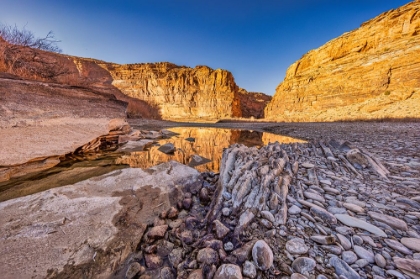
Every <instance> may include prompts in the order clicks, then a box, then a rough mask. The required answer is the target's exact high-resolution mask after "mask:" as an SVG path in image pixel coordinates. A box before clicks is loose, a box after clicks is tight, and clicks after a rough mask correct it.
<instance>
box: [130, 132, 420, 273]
mask: <svg viewBox="0 0 420 279" xmlns="http://www.w3.org/2000/svg"><path fill="white" fill-rule="evenodd" d="M415 171H416V170H414V171H413V173H415ZM203 177H204V183H203V185H201V186H199V187H196V188H195V189H189V190H187V191H186V192H185V194H184V198H183V200H181V201H179V202H178V206H177V208H175V207H173V208H171V209H169V210H168V211H165V212H162V214H161V215H160V218H159V219H157V220H155V222H154V223H153V224H150V228H149V230H148V231H147V233H146V234H145V235H144V237H143V240H142V242H141V243H140V244H139V251H138V253H137V254H135V255H133V256H132V257H131V258H130V259H129V261H128V264H127V266H126V269H125V272H126V273H125V274H126V278H159V277H160V278H219V279H220V278H282V277H284V278H320V279H322V278H348V279H353V278H377V279H379V278H420V275H419V274H420V235H419V233H420V224H419V218H420V213H419V212H418V211H419V209H420V190H417V188H418V185H419V182H420V180H419V179H418V178H415V177H410V179H407V180H404V179H403V178H402V177H399V176H395V175H390V173H389V171H388V170H387V168H386V167H385V166H384V165H383V164H382V162H381V160H379V159H378V158H376V157H375V156H373V155H372V154H371V153H369V152H367V151H366V150H363V149H358V148H355V147H354V146H352V144H350V143H348V142H338V141H335V140H331V141H325V142H316V143H308V144H293V145H281V144H278V143H275V144H269V145H267V146H265V147H262V148H260V149H258V148H255V147H252V148H248V147H245V146H242V145H233V146H231V147H230V148H228V149H226V150H225V152H224V154H223V158H222V164H221V169H220V174H219V175H218V174H213V173H205V174H203ZM396 177H397V178H398V179H396ZM413 182H415V183H413Z"/></svg>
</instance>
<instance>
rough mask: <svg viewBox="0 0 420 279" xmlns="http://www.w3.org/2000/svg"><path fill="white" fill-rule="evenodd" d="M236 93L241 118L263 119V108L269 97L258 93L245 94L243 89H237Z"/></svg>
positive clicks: (269, 99)
mask: <svg viewBox="0 0 420 279" xmlns="http://www.w3.org/2000/svg"><path fill="white" fill-rule="evenodd" d="M238 93H239V100H240V104H241V111H242V117H246V118H249V117H254V118H264V108H265V107H266V106H267V104H268V103H269V102H270V101H271V99H272V97H271V96H268V95H265V94H264V93H260V92H247V91H246V90H245V89H243V88H239V91H238Z"/></svg>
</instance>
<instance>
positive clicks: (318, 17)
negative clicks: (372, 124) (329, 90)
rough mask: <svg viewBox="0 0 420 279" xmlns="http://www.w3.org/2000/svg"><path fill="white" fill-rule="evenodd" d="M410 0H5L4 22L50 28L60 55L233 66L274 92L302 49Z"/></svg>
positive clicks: (238, 74)
mask: <svg viewBox="0 0 420 279" xmlns="http://www.w3.org/2000/svg"><path fill="white" fill-rule="evenodd" d="M409 2H410V1H409V0H262V1H257V0H253V1H251V0H210V1H206V0H118V1H117V0H115V1H105V0H69V1H61V0H1V5H0V22H2V23H7V24H17V25H18V26H20V27H21V26H24V25H25V24H26V25H27V27H26V28H27V29H29V30H32V31H34V32H35V33H36V35H38V36H42V35H46V33H48V31H50V30H52V31H53V32H54V33H55V35H56V37H57V38H58V39H60V40H61V41H62V42H61V43H60V44H59V46H60V47H61V48H62V49H63V53H65V54H70V55H76V56H82V57H91V58H96V59H101V60H105V61H109V62H116V63H121V64H124V63H143V62H161V61H168V62H172V63H175V64H178V65H185V66H190V67H195V66H196V65H208V66H210V67H212V68H222V69H227V70H229V71H231V72H232V73H233V75H234V77H235V80H236V83H237V84H238V85H239V86H241V87H243V88H245V89H247V90H248V91H257V92H264V93H267V94H269V95H272V94H274V91H275V88H276V87H277V85H278V84H279V83H280V82H281V81H282V80H283V78H284V75H285V72H286V70H287V68H288V67H289V66H290V64H292V63H293V62H295V61H296V60H298V59H299V58H300V57H301V56H302V55H303V54H305V53H306V52H308V51H309V50H311V49H314V48H317V47H319V46H321V45H323V44H324V43H326V42H327V41H329V40H331V39H333V38H335V37H337V36H339V35H341V34H342V33H344V32H347V31H351V30H353V29H355V28H357V27H359V26H360V24H361V23H362V22H364V21H366V20H369V19H371V18H373V17H375V16H377V15H379V14H380V13H382V12H385V11H387V10H390V9H393V8H397V7H399V6H402V5H404V4H407V3H409Z"/></svg>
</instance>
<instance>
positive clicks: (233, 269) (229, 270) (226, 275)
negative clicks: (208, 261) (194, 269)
mask: <svg viewBox="0 0 420 279" xmlns="http://www.w3.org/2000/svg"><path fill="white" fill-rule="evenodd" d="M214 279H242V273H241V269H240V268H239V266H237V265H234V264H222V265H221V266H220V267H219V268H218V269H217V271H216V274H215V275H214Z"/></svg>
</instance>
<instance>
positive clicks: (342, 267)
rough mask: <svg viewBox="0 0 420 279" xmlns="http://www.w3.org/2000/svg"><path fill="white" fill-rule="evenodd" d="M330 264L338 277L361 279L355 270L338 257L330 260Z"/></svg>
mask: <svg viewBox="0 0 420 279" xmlns="http://www.w3.org/2000/svg"><path fill="white" fill-rule="evenodd" d="M329 264H330V265H331V266H332V267H334V269H335V273H336V274H337V275H338V276H344V277H345V278H347V279H360V276H359V274H357V272H356V271H355V270H354V269H353V268H351V267H350V266H349V265H348V264H347V263H346V262H344V261H343V260H341V259H340V258H338V257H332V258H330V260H329Z"/></svg>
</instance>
